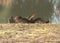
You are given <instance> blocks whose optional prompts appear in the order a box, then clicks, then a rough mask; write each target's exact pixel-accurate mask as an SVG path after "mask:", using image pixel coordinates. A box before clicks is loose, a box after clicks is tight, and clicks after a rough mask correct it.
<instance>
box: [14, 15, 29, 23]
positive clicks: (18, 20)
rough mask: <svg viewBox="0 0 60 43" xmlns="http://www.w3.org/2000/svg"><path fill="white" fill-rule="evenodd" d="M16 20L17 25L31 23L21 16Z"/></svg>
mask: <svg viewBox="0 0 60 43" xmlns="http://www.w3.org/2000/svg"><path fill="white" fill-rule="evenodd" d="M14 20H15V22H16V23H28V22H29V21H28V20H27V19H26V18H22V17H21V16H16V17H15V19H14Z"/></svg>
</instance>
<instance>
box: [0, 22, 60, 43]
mask: <svg viewBox="0 0 60 43" xmlns="http://www.w3.org/2000/svg"><path fill="white" fill-rule="evenodd" d="M0 43H60V24H37V23H36V24H21V23H18V24H0Z"/></svg>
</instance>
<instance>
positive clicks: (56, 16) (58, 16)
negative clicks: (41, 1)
mask: <svg viewBox="0 0 60 43" xmlns="http://www.w3.org/2000/svg"><path fill="white" fill-rule="evenodd" d="M52 4H53V8H54V12H53V15H52V16H51V20H50V21H51V23H53V24H58V23H60V12H59V8H58V6H59V0H52Z"/></svg>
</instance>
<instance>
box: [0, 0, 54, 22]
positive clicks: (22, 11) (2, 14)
mask: <svg viewBox="0 0 60 43" xmlns="http://www.w3.org/2000/svg"><path fill="white" fill-rule="evenodd" d="M52 13H53V4H52V0H0V23H7V20H8V18H9V17H10V16H16V15H20V16H22V17H27V16H30V15H32V14H36V17H41V18H42V19H43V20H46V21H47V20H49V19H50V18H51V15H52Z"/></svg>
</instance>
